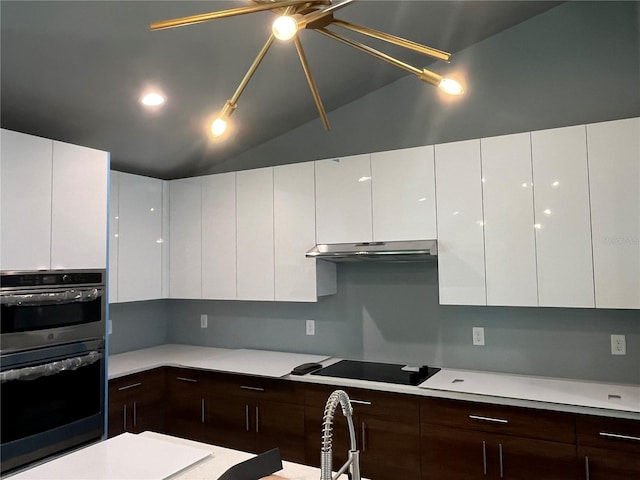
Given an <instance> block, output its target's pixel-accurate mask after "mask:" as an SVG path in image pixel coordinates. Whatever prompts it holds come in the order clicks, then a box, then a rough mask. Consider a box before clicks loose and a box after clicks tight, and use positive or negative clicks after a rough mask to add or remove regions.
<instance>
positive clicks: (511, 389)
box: [108, 344, 640, 420]
mask: <svg viewBox="0 0 640 480" xmlns="http://www.w3.org/2000/svg"><path fill="white" fill-rule="evenodd" d="M232 351H234V349H226V348H214V347H200V346H192V345H179V344H166V345H159V346H155V347H150V348H145V349H141V350H134V351H131V352H125V353H120V354H115V355H110V356H109V362H108V365H109V372H108V376H109V379H110V380H112V379H114V378H118V377H122V376H125V375H130V374H133V373H139V372H143V371H146V370H151V369H153V368H157V367H164V366H177V367H186V368H202V367H201V365H202V364H203V362H205V361H206V360H207V359H209V358H211V357H212V356H218V355H223V354H225V353H228V352H232ZM340 360H341V359H339V358H335V357H332V358H328V359H327V360H324V361H322V362H320V363H321V364H322V365H323V366H325V367H326V366H328V365H331V364H333V363H336V362H338V361H340ZM282 378H284V379H287V380H291V381H297V382H304V383H316V384H324V385H334V386H336V387H338V388H339V387H344V388H363V389H369V390H377V391H381V392H389V393H404V394H412V395H419V396H425V397H434V398H443V399H450V400H465V401H472V402H479V403H492V404H496V405H505V406H515V407H525V408H537V409H541V410H553V411H560V412H567V413H576V414H585V415H598V416H603V417H615V418H626V419H634V420H640V386H635V385H619V384H609V383H600V382H591V381H584V380H571V379H562V378H550V377H536V376H528V375H514V374H503V373H494V372H478V371H472V370H460V369H448V368H443V369H442V370H441V371H440V372H438V373H437V374H436V375H434V376H433V377H431V378H430V379H429V380H427V381H426V382H423V383H422V384H421V385H420V386H419V387H418V386H411V385H397V384H391V383H381V382H372V381H366V380H353V379H346V378H336V377H325V376H314V375H308V374H307V375H302V376H299V375H285V376H284V377H282ZM452 379H463V380H464V382H456V383H452ZM518 382H519V383H518ZM479 385H481V387H479ZM523 387H526V388H523ZM549 387H552V388H549ZM525 390H526V391H525ZM576 391H577V392H579V393H578V394H574V395H571V393H573V392H576ZM567 392H569V393H567ZM620 393H622V395H623V396H624V397H625V401H623V402H615V401H614V402H611V406H610V407H609V406H608V405H607V402H606V401H604V400H603V399H607V398H608V395H609V394H620ZM636 400H637V402H636ZM566 401H573V403H566Z"/></svg>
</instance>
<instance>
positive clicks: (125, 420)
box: [122, 405, 127, 432]
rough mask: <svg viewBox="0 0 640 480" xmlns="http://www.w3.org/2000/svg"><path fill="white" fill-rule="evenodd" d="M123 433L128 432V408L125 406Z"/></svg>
mask: <svg viewBox="0 0 640 480" xmlns="http://www.w3.org/2000/svg"><path fill="white" fill-rule="evenodd" d="M122 431H123V432H126V431H127V406H126V405H125V406H124V410H123V411H122Z"/></svg>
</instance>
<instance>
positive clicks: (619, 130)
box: [587, 118, 640, 309]
mask: <svg viewBox="0 0 640 480" xmlns="http://www.w3.org/2000/svg"><path fill="white" fill-rule="evenodd" d="M639 138H640V118H630V119H626V120H617V121H613V122H604V123H595V124H591V125H587V151H588V154H589V193H590V195H591V222H592V228H593V269H594V274H595V275H594V281H595V296H596V308H635V309H638V308H640V141H638V139H639Z"/></svg>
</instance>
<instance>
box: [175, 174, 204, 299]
mask: <svg viewBox="0 0 640 480" xmlns="http://www.w3.org/2000/svg"><path fill="white" fill-rule="evenodd" d="M169 197H170V202H169V203H170V205H169V212H170V213H169V218H170V222H171V224H170V229H169V231H170V238H169V245H170V246H171V248H170V258H169V264H170V265H169V269H170V271H171V278H170V288H169V291H170V295H171V298H201V297H202V278H201V272H202V251H201V248H202V237H201V228H202V192H201V177H194V178H184V179H180V180H172V181H171V182H170V183H169Z"/></svg>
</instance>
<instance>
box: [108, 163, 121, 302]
mask: <svg viewBox="0 0 640 480" xmlns="http://www.w3.org/2000/svg"><path fill="white" fill-rule="evenodd" d="M119 192H120V172H116V171H114V170H111V175H110V180H109V297H108V298H109V303H117V302H118V247H119V242H118V237H119V233H118V230H119V225H118V223H119V221H120V215H119V214H118V213H119V207H120V205H119V195H118V194H119Z"/></svg>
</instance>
